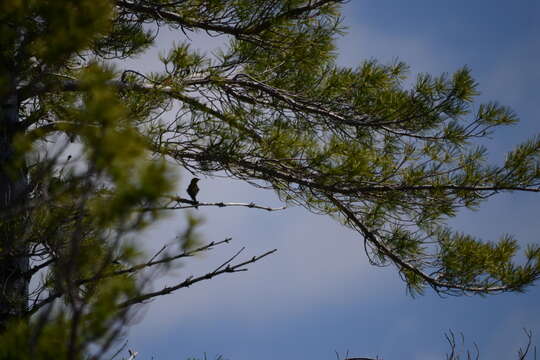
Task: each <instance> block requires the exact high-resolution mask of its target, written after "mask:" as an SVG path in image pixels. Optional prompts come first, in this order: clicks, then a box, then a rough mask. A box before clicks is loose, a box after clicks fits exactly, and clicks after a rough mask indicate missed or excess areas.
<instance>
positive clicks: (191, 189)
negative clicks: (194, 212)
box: [187, 178, 200, 209]
mask: <svg viewBox="0 0 540 360" xmlns="http://www.w3.org/2000/svg"><path fill="white" fill-rule="evenodd" d="M199 180H200V179H199V178H193V179H191V182H190V183H189V186H188V188H187V193H188V195H189V196H190V197H191V200H193V204H194V205H196V204H198V203H199V202H198V201H197V194H198V193H199V187H198V186H197V182H198V181H199ZM198 208H199V207H198V206H195V209H198Z"/></svg>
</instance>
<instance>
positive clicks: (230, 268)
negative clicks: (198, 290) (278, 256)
mask: <svg viewBox="0 0 540 360" xmlns="http://www.w3.org/2000/svg"><path fill="white" fill-rule="evenodd" d="M276 251H277V249H274V250H270V251H267V252H265V253H264V254H262V255H259V256H254V257H252V258H251V259H249V260H247V261H244V262H241V263H239V264H236V265H230V262H231V261H232V260H233V259H234V258H235V257H236V256H237V255H238V253H237V254H236V255H235V256H233V257H232V258H230V259H229V260H228V261H227V262H225V263H224V264H221V265H220V266H219V267H217V268H216V269H215V270H214V271H212V272H209V273H207V274H205V275H201V276H198V277H193V276H190V277H188V278H187V279H186V280H184V281H182V282H181V283H179V284H177V285H174V286H170V287H165V288H163V289H162V290H160V291H154V292H150V293H147V294H143V295H140V296H137V297H134V298H132V299H129V300H127V301H125V302H124V303H122V304H120V305H119V306H120V307H121V308H122V307H128V306H132V305H135V304H139V303H143V302H146V301H148V300H150V299H152V298H155V297H157V296H162V295H166V294H170V293H172V292H174V291H176V290H178V289H181V288H186V287H189V286H191V285H193V284H195V283H198V282H200V281H204V280H210V279H212V278H214V277H216V276H218V275H222V274H225V273H235V272H241V271H247V269H246V268H243V267H244V266H245V265H248V264H251V263H254V262H256V261H258V260H260V259H262V258H264V257H266V256H268V255H270V254H273V253H275V252H276ZM224 266H225V267H224Z"/></svg>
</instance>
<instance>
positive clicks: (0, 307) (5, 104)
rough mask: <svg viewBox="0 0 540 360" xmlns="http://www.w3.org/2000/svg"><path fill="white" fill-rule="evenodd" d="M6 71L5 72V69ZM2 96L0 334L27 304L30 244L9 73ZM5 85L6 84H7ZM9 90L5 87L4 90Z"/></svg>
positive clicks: (13, 89)
mask: <svg viewBox="0 0 540 360" xmlns="http://www.w3.org/2000/svg"><path fill="white" fill-rule="evenodd" d="M4 74H6V73H5V72H4ZM8 77H10V79H5V78H3V79H2V80H8V81H7V91H6V92H5V91H1V92H0V93H1V94H2V96H1V98H0V104H1V109H0V333H2V332H3V331H5V330H6V326H7V323H8V322H9V321H10V320H12V319H16V318H19V317H21V316H22V315H23V314H24V312H25V311H26V309H27V307H28V287H29V286H28V285H29V280H30V279H29V277H28V276H27V271H28V269H29V255H28V251H27V250H28V246H27V244H26V243H25V239H24V235H23V234H24V229H25V223H26V220H27V216H26V211H25V210H24V208H25V207H24V204H25V202H26V200H27V198H28V194H29V192H28V179H27V169H26V164H25V162H24V161H16V159H15V156H16V154H15V150H14V144H13V140H14V138H15V136H16V134H17V133H18V132H19V131H21V130H20V124H19V116H18V114H19V112H18V111H19V108H18V107H19V104H18V98H17V91H16V83H17V82H16V79H15V78H14V76H13V74H9V73H8ZM4 84H6V83H4ZM1 90H6V89H1Z"/></svg>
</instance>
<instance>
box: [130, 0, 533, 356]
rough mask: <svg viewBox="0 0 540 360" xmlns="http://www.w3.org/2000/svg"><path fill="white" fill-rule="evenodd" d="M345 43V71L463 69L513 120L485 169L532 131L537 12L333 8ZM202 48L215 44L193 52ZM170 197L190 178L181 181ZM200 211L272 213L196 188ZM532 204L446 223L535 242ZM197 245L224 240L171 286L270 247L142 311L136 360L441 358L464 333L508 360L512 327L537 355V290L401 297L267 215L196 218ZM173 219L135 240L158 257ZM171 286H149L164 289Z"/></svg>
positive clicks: (448, 6) (509, 202)
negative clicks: (389, 65)
mask: <svg viewBox="0 0 540 360" xmlns="http://www.w3.org/2000/svg"><path fill="white" fill-rule="evenodd" d="M343 14H344V22H345V25H347V26H348V34H347V35H345V37H344V38H342V39H340V40H339V42H338V45H339V50H340V57H339V61H340V63H341V64H343V65H347V66H355V64H358V63H359V62H360V61H362V60H364V59H368V58H377V59H379V60H381V61H382V62H390V61H392V60H393V59H395V58H399V59H400V60H403V61H405V62H407V63H408V64H409V65H410V66H411V70H412V75H413V76H414V73H416V72H430V73H432V74H439V73H442V72H452V71H454V70H456V69H458V68H459V67H461V66H463V65H468V66H469V67H470V68H471V69H472V70H473V75H474V76H475V78H476V79H477V81H478V82H479V84H480V90H481V92H482V96H481V100H483V101H487V100H497V101H499V102H501V103H503V104H505V105H509V106H511V107H512V108H513V109H514V110H515V111H516V113H517V114H518V115H519V117H520V118H521V122H520V123H519V124H518V125H516V126H512V127H508V128H505V129H501V130H500V131H499V133H497V134H495V135H494V136H492V137H491V138H490V139H487V140H485V141H483V144H484V145H485V146H487V147H488V149H489V150H490V151H491V153H492V156H491V159H492V160H493V161H494V162H498V161H501V160H502V159H504V153H505V152H506V151H508V150H510V149H511V148H512V146H513V145H516V144H518V143H519V142H521V141H524V140H526V139H527V138H528V137H530V136H532V135H534V134H538V133H540V121H539V110H538V108H537V106H538V104H539V103H540V95H539V94H540V92H539V91H538V88H537V87H538V84H540V67H538V64H539V63H540V21H538V17H539V16H540V2H538V1H525V0H521V1H516V2H508V1H494V0H490V1H488V0H477V1H474V2H470V1H452V2H442V1H427V0H423V1H420V0H411V1H399V2H398V1H386V0H352V1H351V2H350V3H349V4H348V5H346V6H345V8H344V11H343ZM201 41H202V43H201V44H202V45H200V46H201V47H203V48H210V47H211V46H213V45H215V44H218V40H216V39H212V40H209V39H206V40H201ZM182 181H183V182H182V185H181V187H182V188H184V187H185V186H187V182H188V181H189V178H187V177H186V178H183V179H182ZM200 187H201V195H200V197H201V200H202V201H235V202H236V201H238V202H241V201H245V202H251V201H256V202H257V203H261V204H266V205H270V206H279V205H280V203H279V200H278V199H277V197H276V196H275V195H274V194H273V193H271V192H268V191H261V190H258V189H254V188H252V187H250V186H248V185H245V184H242V183H239V182H233V181H230V180H227V179H209V178H203V180H202V181H201V182H200ZM539 200H540V197H539V196H538V195H536V196H535V195H534V194H503V195H500V196H499V197H498V198H496V199H493V200H491V201H489V202H488V203H486V204H485V205H483V206H482V207H481V209H480V210H479V211H477V212H467V213H462V214H460V216H458V218H457V219H454V220H452V222H451V223H452V225H453V226H455V227H456V228H458V229H460V230H463V231H465V232H469V233H473V234H474V235H477V236H480V237H482V238H484V239H486V240H495V239H497V238H498V237H499V236H501V235H502V234H504V233H511V234H514V235H516V237H517V238H518V239H520V241H522V242H523V243H524V244H525V243H531V242H535V243H538V241H539V239H538V236H539V235H538V234H539V230H540V225H539V221H538V218H539V216H538V214H539V213H540V201H539ZM199 213H200V214H201V215H202V216H203V217H204V218H205V219H206V224H205V225H204V226H203V228H202V234H203V236H204V238H205V239H206V240H207V241H212V240H221V239H223V238H226V237H229V236H230V237H233V242H232V243H231V244H230V245H228V247H227V248H224V249H221V250H217V251H215V252H214V253H212V254H210V255H209V256H206V257H204V258H195V259H192V260H191V261H189V262H186V263H185V266H184V267H183V268H181V269H179V270H177V271H175V273H174V274H173V276H177V278H178V277H180V278H183V277H185V276H187V275H190V274H198V273H201V272H203V271H205V270H208V269H210V267H211V266H214V265H216V264H219V263H220V261H223V260H224V259H226V258H227V257H228V256H230V255H232V254H234V253H235V252H236V250H238V249H239V248H240V247H242V246H246V248H247V249H246V254H245V257H246V258H247V257H249V256H252V255H255V254H257V253H260V252H262V251H265V250H268V249H273V248H278V252H277V253H276V254H275V255H273V256H271V257H269V258H266V259H264V260H263V261H261V262H260V263H256V264H254V265H252V266H250V270H249V271H248V272H246V273H240V274H233V275H231V276H228V277H222V278H217V279H215V280H212V281H210V282H207V283H205V284H199V285H196V286H194V287H192V288H189V289H187V290H184V291H180V292H178V293H176V294H174V295H171V296H167V297H162V298H159V299H157V300H155V301H154V302H152V303H151V304H150V305H148V306H147V307H146V308H145V310H144V316H141V318H140V319H139V322H138V323H137V324H135V325H134V326H133V327H132V328H131V330H130V333H129V341H130V347H131V348H133V349H135V350H137V351H139V353H140V355H139V358H140V359H150V358H152V357H154V358H155V359H156V360H169V359H186V358H188V357H203V353H204V352H206V353H207V354H208V358H209V359H213V358H214V357H215V356H216V355H218V354H221V355H223V356H224V357H225V358H227V359H231V360H247V359H257V360H266V359H299V358H303V359H310V360H319V359H320V360H322V359H335V351H337V352H339V353H340V354H341V355H344V354H345V352H346V351H347V350H348V351H349V354H350V356H369V357H375V356H377V355H378V356H379V357H382V358H384V359H386V360H389V359H419V360H421V359H444V354H445V352H446V351H447V350H448V346H447V344H446V343H445V340H444V333H445V332H447V331H448V329H452V330H453V331H455V332H456V333H459V332H462V333H463V334H464V335H465V338H466V341H467V343H468V344H469V346H471V347H472V343H473V342H476V343H477V344H478V346H479V348H480V352H481V353H480V354H481V358H483V359H495V358H501V359H502V358H517V356H516V353H517V350H518V348H519V346H522V345H524V343H525V340H526V338H525V336H524V335H523V332H522V328H523V327H525V328H528V329H530V330H533V332H535V335H533V336H534V337H535V339H536V341H535V343H536V344H540V341H539V340H538V339H540V312H539V311H538V304H539V303H540V287H538V286H536V287H533V288H530V289H529V291H528V292H527V293H525V294H503V295H497V296H490V297H484V298H481V297H458V298H456V297H450V298H441V297H438V296H437V295H435V294H433V293H432V292H429V291H428V292H427V293H426V295H424V296H421V297H417V298H415V299H411V298H410V297H408V296H407V295H406V293H405V286H404V284H403V283H402V282H401V280H400V279H399V277H398V275H397V273H396V271H395V270H394V269H393V268H382V269H381V268H375V267H372V266H370V265H369V264H367V259H366V257H365V255H364V251H363V248H362V239H361V238H359V236H358V234H356V233H354V232H352V231H350V230H348V229H345V228H343V227H342V226H340V225H339V224H338V223H336V222H335V221H333V220H331V219H329V218H327V217H322V216H317V215H313V214H310V213H307V212H306V211H305V210H304V209H301V208H289V209H287V210H285V211H282V212H274V213H267V212H263V211H257V210H253V209H243V208H233V209H231V208H225V209H209V208H201V209H200V212H199ZM183 216H184V215H183V214H176V215H171V216H170V217H169V218H168V219H166V220H165V221H163V222H162V223H161V224H159V226H157V227H156V228H155V229H153V230H152V231H149V232H148V234H147V235H146V236H145V242H146V243H147V244H148V246H149V247H154V248H155V247H159V245H158V244H159V243H160V242H161V241H162V240H163V239H170V238H172V237H173V236H174V234H175V233H176V232H177V231H180V230H181V229H182V218H183ZM172 282H173V278H171V277H168V278H163V279H159V280H158V282H157V285H156V286H159V285H160V284H171V283H172Z"/></svg>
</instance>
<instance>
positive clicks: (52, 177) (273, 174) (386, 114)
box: [0, 0, 540, 359]
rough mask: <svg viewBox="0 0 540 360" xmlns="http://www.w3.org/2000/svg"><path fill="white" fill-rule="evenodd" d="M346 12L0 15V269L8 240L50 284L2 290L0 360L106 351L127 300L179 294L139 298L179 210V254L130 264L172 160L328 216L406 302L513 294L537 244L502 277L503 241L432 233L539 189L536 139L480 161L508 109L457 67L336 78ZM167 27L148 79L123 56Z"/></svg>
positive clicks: (539, 263) (508, 246)
mask: <svg viewBox="0 0 540 360" xmlns="http://www.w3.org/2000/svg"><path fill="white" fill-rule="evenodd" d="M341 2H342V1H338V0H335V1H320V2H317V3H316V2H313V1H305V0H276V1H266V0H250V1H248V0H231V1H223V0H189V1H167V0H150V1H143V2H131V1H117V2H111V1H106V0H92V1H89V0H83V1H72V0H64V1H16V0H7V1H3V2H1V3H0V60H1V61H0V97H2V99H7V100H3V101H5V102H6V104H7V105H9V106H3V107H2V110H1V111H2V113H0V115H1V116H2V119H1V120H6V119H8V118H9V116H12V117H13V112H11V113H10V112H9V108H10V106H13V101H12V99H16V103H17V104H18V105H17V106H18V109H17V116H18V123H17V124H16V126H15V125H13V124H11V125H9V126H8V124H7V122H4V123H2V124H3V125H2V126H3V127H2V132H0V135H1V136H3V137H2V138H0V145H2V146H4V148H5V150H6V153H10V159H9V162H8V161H5V163H2V164H1V165H2V166H1V167H0V170H1V171H2V176H4V175H5V177H6V178H9V179H15V180H17V177H19V178H22V177H26V175H25V172H26V171H27V172H28V177H29V178H30V179H31V183H30V184H29V186H28V188H29V189H30V190H28V191H26V192H24V196H23V197H24V199H23V200H24V201H14V203H13V204H9V206H8V207H6V209H2V211H3V213H2V215H3V217H2V219H1V223H0V227H1V230H2V234H3V235H2V242H1V243H0V248H2V251H3V254H2V256H1V257H0V262H2V261H3V262H8V261H12V260H13V259H12V256H11V257H10V256H9V255H6V253H7V252H6V251H5V250H4V247H6V244H11V243H12V241H11V239H15V238H16V239H17V241H19V242H20V244H22V245H21V246H19V248H18V251H22V252H23V253H24V256H26V257H27V258H28V259H31V260H32V261H31V265H32V266H34V268H32V269H31V270H30V273H29V274H28V273H26V272H25V271H27V270H24V271H21V273H20V274H19V277H21V278H22V277H25V279H26V277H32V276H35V277H37V276H38V275H40V276H41V275H43V276H42V277H41V278H42V279H44V280H43V281H42V282H39V281H38V285H37V286H38V289H37V290H38V291H37V292H36V293H39V294H43V297H39V296H41V295H39V296H38V297H37V298H35V297H34V298H32V299H25V298H23V297H21V296H19V297H17V296H13V299H11V298H10V299H7V297H6V299H7V300H6V299H4V298H2V297H1V296H0V300H1V301H0V302H2V301H3V303H9V304H10V306H12V307H13V308H15V305H14V304H19V305H20V304H22V303H25V301H26V302H28V301H27V300H31V301H30V302H29V303H33V305H32V306H31V307H30V308H29V309H28V311H27V312H24V313H20V314H18V316H17V318H18V319H17V320H13V322H12V323H10V325H9V329H8V331H4V332H2V334H1V335H0V337H1V338H0V358H6V359H8V358H14V357H20V358H36V356H37V355H36V354H39V356H40V357H43V358H65V357H70V358H82V357H83V356H85V354H87V353H88V352H89V351H90V350H89V349H90V348H91V346H97V348H100V349H101V350H102V351H107V350H108V349H110V346H112V344H114V339H116V338H117V337H118V336H119V335H120V334H121V333H122V328H123V326H125V325H126V323H127V322H128V321H129V318H130V315H131V314H130V311H129V310H130V306H131V305H132V304H135V303H138V302H142V301H145V300H148V299H150V298H152V297H154V296H159V295H162V294H164V293H168V292H170V291H173V290H171V289H172V288H169V289H165V290H166V291H165V292H164V293H144V291H145V289H146V287H145V285H146V280H147V277H145V276H143V275H142V271H143V270H144V269H146V268H148V267H153V266H158V265H160V266H164V267H168V266H171V265H172V261H173V260H176V259H179V258H181V257H185V256H191V255H192V254H193V252H197V251H198V250H197V249H200V246H201V245H200V237H199V235H198V234H197V231H196V230H197V228H198V226H200V224H201V219H200V218H199V217H196V216H195V215H193V214H191V213H188V215H187V216H186V221H187V226H186V229H185V231H183V232H181V233H180V235H179V236H178V241H179V242H180V247H179V249H180V250H181V251H182V253H180V254H177V255H171V254H169V253H167V254H166V255H164V256H163V257H159V258H152V259H151V260H146V261H143V260H141V254H140V251H139V249H138V247H137V246H136V245H135V244H134V242H133V241H132V239H133V238H134V237H135V236H136V235H137V234H139V232H140V231H141V230H142V229H145V228H146V226H148V225H150V224H152V223H153V222H154V220H156V219H157V218H159V216H160V214H161V213H162V211H161V210H163V209H170V207H168V206H169V205H170V201H171V200H170V199H178V196H176V195H174V194H171V193H172V191H173V189H174V185H175V184H176V180H177V179H176V178H175V177H174V176H173V172H172V170H171V165H170V164H171V163H175V164H177V165H179V166H181V167H182V168H184V169H186V170H187V171H190V172H191V173H193V174H205V175H207V176H216V175H222V174H223V173H226V174H227V175H228V176H230V177H231V178H235V179H239V180H244V181H247V182H249V183H252V184H255V185H256V186H259V187H266V188H271V189H273V190H275V191H276V192H277V193H278V195H279V196H280V197H281V198H282V199H284V201H286V202H290V203H293V204H297V205H301V206H304V207H306V208H307V209H309V210H311V211H314V212H317V213H322V214H326V215H329V216H332V217H334V218H336V219H338V220H339V221H341V222H342V223H343V224H344V225H345V226H349V227H351V228H353V229H354V230H356V231H358V233H359V236H361V237H363V238H364V239H365V244H366V248H367V250H368V255H369V256H370V260H371V261H372V262H373V263H374V264H376V265H387V264H394V265H395V266H396V267H397V269H398V271H399V272H400V274H401V275H402V277H403V278H404V280H405V281H406V283H407V286H408V288H409V289H410V290H411V293H413V294H415V293H422V292H423V291H425V289H426V287H431V288H433V289H434V290H435V291H437V292H442V293H448V294H464V293H479V294H488V293H494V292H504V291H523V290H524V289H525V288H526V287H527V286H529V285H531V284H532V283H533V282H534V281H535V280H537V279H538V277H539V276H540V249H539V247H538V246H529V247H528V248H527V249H526V250H525V262H524V263H523V265H516V263H515V261H514V258H515V257H516V256H520V255H519V253H518V250H519V246H518V245H517V244H518V243H517V241H516V240H515V239H513V238H512V237H511V236H509V235H506V236H503V237H502V238H501V239H500V240H499V241H498V242H495V241H493V242H489V241H483V240H481V239H477V238H473V237H471V236H469V235H466V234H462V233H459V232H456V231H454V230H451V229H448V228H447V227H446V226H445V222H446V221H447V220H448V218H450V217H453V216H455V215H456V214H457V213H458V212H459V211H460V210H461V209H463V208H468V209H476V208H478V206H479V205H480V204H481V203H482V202H483V201H485V200H486V199H488V198H490V197H491V196H493V195H495V194H497V193H500V192H502V191H528V192H538V191H540V190H539V186H540V156H539V154H540V138H539V137H535V138H533V139H531V140H529V141H527V142H524V143H523V144H522V145H519V146H518V147H516V149H515V150H513V151H511V152H510V153H509V154H508V155H507V157H506V160H505V161H504V162H503V163H502V164H500V165H490V164H488V162H487V152H486V150H485V149H484V148H482V147H478V146H476V145H475V141H476V139H478V138H482V137H485V136H487V135H489V134H490V133H491V132H492V131H494V130H495V129H496V128H498V127H501V126H506V125H510V124H513V123H515V122H517V117H516V115H515V114H514V113H513V112H512V110H511V109H509V108H507V107H505V106H502V105H499V104H498V103H496V102H490V103H487V104H479V105H478V106H476V105H475V101H476V98H477V96H478V94H479V91H478V89H477V84H476V82H475V81H474V79H473V77H472V75H471V71H470V69H468V68H466V67H464V68H462V69H459V70H457V71H456V72H455V73H453V74H442V75H440V76H433V75H430V74H419V75H418V76H417V77H416V79H410V74H409V73H408V71H409V70H408V67H407V65H406V64H405V63H403V62H400V61H395V62H393V63H390V64H381V63H379V62H378V61H376V60H373V59H371V60H367V61H364V62H363V63H361V64H359V65H358V66H356V67H353V68H348V67H347V68H345V67H341V66H338V65H337V64H336V61H335V60H336V53H335V39H336V37H337V36H338V35H340V34H341V33H342V28H341V25H340V20H341V19H340V3H341ZM314 4H317V5H316V6H315V5H314ZM162 28H166V29H167V30H175V31H177V33H178V35H179V36H178V39H176V41H175V43H174V45H173V46H172V48H171V49H169V50H168V51H167V52H165V53H163V54H162V55H161V56H160V60H161V62H162V64H163V70H162V71H161V72H154V73H144V72H141V71H135V70H133V69H130V68H128V67H127V66H128V65H127V64H129V63H128V62H122V61H118V60H122V59H135V58H136V56H137V55H140V54H142V53H144V51H145V50H146V49H148V48H150V47H151V46H152V45H154V44H155V37H156V36H158V34H159V31H158V30H159V29H162ZM182 31H185V32H186V34H187V35H189V34H188V33H187V31H206V32H207V33H208V34H210V35H212V36H214V35H225V36H224V37H223V39H224V41H223V47H222V48H220V49H216V51H215V52H213V53H212V54H210V55H209V54H203V53H201V52H198V51H195V50H194V47H193V46H191V39H190V38H189V36H186V37H184V36H183V35H182V34H183V33H182ZM7 101H12V102H11V103H7ZM2 105H4V103H2ZM5 109H7V110H5ZM475 109H477V110H475ZM171 112H172V113H174V114H172V116H171V114H170V113H171ZM165 113H168V114H167V115H164V114H165ZM4 148H2V149H4ZM7 150H9V151H7ZM67 155H69V156H67ZM21 174H23V175H24V176H23V175H21ZM0 195H1V194H0ZM177 201H178V203H179V204H182V203H185V199H179V200H177ZM188 202H189V200H188ZM209 247H210V246H209ZM201 251H202V250H201ZM24 256H23V257H24ZM156 256H157V255H156ZM227 269H229V270H230V268H227ZM212 274H215V273H211V274H210V275H208V276H207V277H206V278H204V277H203V278H204V279H208V278H211V277H212V276H214V275H212ZM0 275H1V274H0ZM23 281H26V280H23ZM188 285H189V284H187V285H186V284H185V286H188ZM180 287H181V286H180ZM2 296H4V295H2ZM51 304H54V305H51ZM49 306H51V307H49ZM19 307H20V306H19ZM62 312H63V313H64V315H60V314H61V313H62ZM43 314H45V315H43ZM43 316H45V318H44V317H43ZM21 318H22V320H21ZM40 319H41V320H40ZM43 319H45V320H43ZM0 320H1V319H0ZM40 321H41V322H40ZM0 331H1V330H0ZM96 357H99V354H96Z"/></svg>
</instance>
